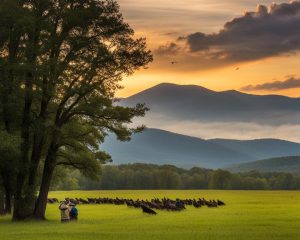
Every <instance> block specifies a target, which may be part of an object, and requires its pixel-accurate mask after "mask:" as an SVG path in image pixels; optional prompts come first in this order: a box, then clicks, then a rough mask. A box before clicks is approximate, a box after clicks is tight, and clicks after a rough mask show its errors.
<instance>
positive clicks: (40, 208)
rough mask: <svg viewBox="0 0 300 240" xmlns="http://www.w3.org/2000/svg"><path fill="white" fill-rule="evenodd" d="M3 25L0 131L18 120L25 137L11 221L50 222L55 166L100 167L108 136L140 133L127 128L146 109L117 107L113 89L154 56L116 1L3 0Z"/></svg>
mask: <svg viewBox="0 0 300 240" xmlns="http://www.w3.org/2000/svg"><path fill="white" fill-rule="evenodd" d="M0 20H1V26H0V31H1V32H0V36H1V37H0V58H1V59H0V64H1V66H0V69H1V72H2V73H3V74H2V76H1V78H0V79H1V80H0V81H1V83H2V86H3V87H2V90H3V91H1V99H2V102H1V106H2V111H1V115H2V118H1V119H2V123H1V126H2V128H3V129H4V130H6V131H7V132H8V133H10V132H12V130H11V129H12V127H11V126H10V122H12V121H11V119H14V116H18V117H17V118H16V119H14V121H13V122H15V125H14V129H15V131H14V132H13V133H12V134H15V132H19V135H20V139H21V144H20V153H21V154H20V155H21V156H20V158H19V159H18V160H19V161H18V163H17V164H16V166H17V167H18V168H17V170H18V171H17V176H16V189H15V193H14V198H15V200H14V214H13V219H14V220H22V219H25V218H27V217H31V216H34V217H35V218H39V219H44V218H45V209H46V203H47V195H48V191H49V187H50V183H51V179H52V177H53V172H54V170H55V167H56V166H57V165H68V166H74V167H76V168H87V169H88V167H91V166H93V168H95V169H97V168H98V166H97V164H95V163H98V164H100V163H103V162H105V161H107V160H109V159H110V158H109V156H108V154H106V153H104V152H102V151H101V150H100V149H99V145H100V144H101V143H102V142H103V140H104V137H105V135H106V133H107V132H108V131H111V132H114V133H115V134H116V135H117V136H118V138H119V139H120V140H129V139H130V136H131V134H132V133H134V132H137V131H139V130H141V129H140V128H133V129H131V128H129V127H128V124H129V123H130V122H131V120H132V119H133V118H134V117H135V116H143V115H144V113H145V110H146V108H145V107H144V105H140V104H138V105H137V106H136V107H133V108H126V107H120V106H117V103H116V102H115V100H114V99H115V92H116V91H117V90H118V89H119V88H120V87H121V86H120V85H119V83H120V81H121V80H122V78H123V77H124V76H125V75H130V74H132V73H133V72H134V71H136V70H138V69H139V68H141V67H145V66H146V65H147V64H148V63H149V62H151V61H152V56H151V53H150V52H149V51H148V50H147V49H146V43H145V39H143V38H139V39H135V38H134V32H133V30H132V29H131V28H130V26H129V25H128V24H127V23H125V22H124V21H123V18H122V15H121V13H120V11H119V6H118V4H117V3H116V1H114V0H106V1H100V0H85V1H82V0H3V1H2V2H1V3H0ZM4 87H5V88H7V89H4ZM9 99H15V101H13V103H14V104H15V105H16V107H14V108H13V109H12V107H11V105H10V104H11V101H9ZM91 164H92V165H91ZM93 164H94V165H93ZM39 166H42V168H43V173H42V176H41V183H40V186H37V185H38V184H37V183H38V182H37V173H38V169H39ZM37 189H39V195H38V198H37V200H36V199H35V192H36V190H37ZM35 203H36V204H35Z"/></svg>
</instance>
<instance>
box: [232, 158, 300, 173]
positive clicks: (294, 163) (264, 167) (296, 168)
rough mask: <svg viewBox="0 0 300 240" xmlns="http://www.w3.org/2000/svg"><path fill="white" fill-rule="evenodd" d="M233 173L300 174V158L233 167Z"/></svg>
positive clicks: (272, 160)
mask: <svg viewBox="0 0 300 240" xmlns="http://www.w3.org/2000/svg"><path fill="white" fill-rule="evenodd" d="M228 170H230V171H232V172H248V171H252V170H257V171H260V172H289V173H300V156H294V157H281V158H271V159H265V160H260V161H254V162H249V163H242V164H237V165H234V166H231V167H229V168H228Z"/></svg>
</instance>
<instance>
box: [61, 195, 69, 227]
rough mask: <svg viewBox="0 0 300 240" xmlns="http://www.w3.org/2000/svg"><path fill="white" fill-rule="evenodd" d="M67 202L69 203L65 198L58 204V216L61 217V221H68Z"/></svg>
mask: <svg viewBox="0 0 300 240" xmlns="http://www.w3.org/2000/svg"><path fill="white" fill-rule="evenodd" d="M69 204H70V203H69V202H68V201H67V200H65V201H62V202H61V203H60V204H59V207H58V209H59V210H60V218H61V222H62V223H65V222H69V221H70V206H69Z"/></svg>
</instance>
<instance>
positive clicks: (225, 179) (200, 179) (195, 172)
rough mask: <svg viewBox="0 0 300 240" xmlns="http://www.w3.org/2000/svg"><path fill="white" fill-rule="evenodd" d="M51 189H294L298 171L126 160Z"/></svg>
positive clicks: (299, 181) (299, 185)
mask: <svg viewBox="0 0 300 240" xmlns="http://www.w3.org/2000/svg"><path fill="white" fill-rule="evenodd" d="M52 189H53V190H74V189H81V190H122V189H224V190H225V189H228V190H229V189H232V190H296V189H300V175H297V174H290V173H280V172H272V173H260V172H258V171H250V172H246V173H231V172H229V171H226V170H222V169H218V170H210V169H203V168H198V167H194V168H191V169H183V168H178V167H175V166H172V165H163V166H160V165H152V164H128V165H116V166H114V165H108V166H104V167H103V169H102V175H101V178H100V180H99V181H92V180H89V179H87V178H85V177H84V176H82V175H81V174H80V173H79V172H78V171H71V170H70V172H69V173H68V175H63V176H62V175H60V174H59V171H58V172H57V175H56V180H55V181H54V182H53V185H52Z"/></svg>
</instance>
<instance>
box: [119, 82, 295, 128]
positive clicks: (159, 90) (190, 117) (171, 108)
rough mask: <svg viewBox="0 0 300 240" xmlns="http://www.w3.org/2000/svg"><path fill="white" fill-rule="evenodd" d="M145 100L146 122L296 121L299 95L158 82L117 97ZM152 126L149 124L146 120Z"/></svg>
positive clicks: (128, 100) (131, 102) (129, 102)
mask: <svg viewBox="0 0 300 240" xmlns="http://www.w3.org/2000/svg"><path fill="white" fill-rule="evenodd" d="M138 102H141V103H146V104H147V106H149V107H150V109H151V111H150V112H149V113H148V114H147V116H146V122H147V123H154V122H155V121H168V120H174V119H175V120H178V121H179V120H181V121H182V120H187V121H202V122H203V121H204V122H205V121H206V122H209V121H228V122H231V121H235V122H256V123H267V124H271V125H276V124H293V123H298V124H299V123H300V120H299V119H300V99H299V98H289V97H285V96H279V95H264V96H261V95H253V94H246V93H242V92H238V91H234V90H230V91H222V92H216V91H212V90H209V89H206V88H203V87H200V86H195V85H176V84H170V83H163V84H159V85H157V86H155V87H152V88H150V89H147V90H145V91H142V92H140V93H138V94H135V95H133V96H131V97H129V98H125V99H123V100H122V101H121V104H123V105H130V106H131V105H135V104H136V103H138ZM150 126H153V124H150Z"/></svg>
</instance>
